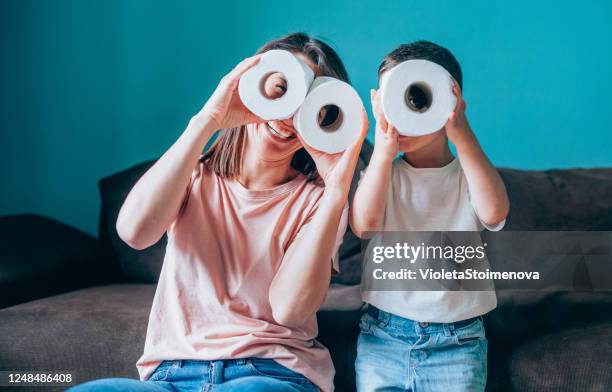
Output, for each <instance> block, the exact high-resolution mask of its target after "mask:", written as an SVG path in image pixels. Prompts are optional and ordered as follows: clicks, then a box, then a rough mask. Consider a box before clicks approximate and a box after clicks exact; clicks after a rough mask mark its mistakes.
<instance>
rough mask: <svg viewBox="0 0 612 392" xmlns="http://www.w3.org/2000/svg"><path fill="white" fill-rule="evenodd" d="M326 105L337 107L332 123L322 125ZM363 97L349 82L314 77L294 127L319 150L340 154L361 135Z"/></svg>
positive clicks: (294, 118)
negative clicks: (320, 118) (322, 112)
mask: <svg viewBox="0 0 612 392" xmlns="http://www.w3.org/2000/svg"><path fill="white" fill-rule="evenodd" d="M327 105H335V106H337V107H338V109H339V112H338V116H337V118H336V119H335V121H333V122H332V123H331V124H328V125H325V124H324V125H320V124H319V112H320V111H321V109H322V108H323V107H325V106H327ZM362 107H363V104H362V102H361V98H359V94H357V91H355V89H353V87H351V85H350V84H348V83H345V82H343V81H341V80H338V79H335V78H331V77H327V76H320V77H318V78H316V79H315V80H314V82H313V83H312V85H311V86H310V90H309V91H308V95H306V99H305V100H304V103H303V104H302V106H301V107H300V108H299V109H298V111H297V112H296V114H295V116H294V117H293V124H294V126H295V129H296V130H297V131H298V132H299V133H300V135H301V136H302V137H303V138H304V140H305V141H306V143H308V145H310V146H311V147H313V148H316V149H317V150H320V151H324V152H327V153H337V152H340V151H344V150H346V148H347V147H348V146H350V145H351V143H353V142H354V141H355V140H357V138H358V137H359V132H360V131H361V127H362V126H363V116H362Z"/></svg>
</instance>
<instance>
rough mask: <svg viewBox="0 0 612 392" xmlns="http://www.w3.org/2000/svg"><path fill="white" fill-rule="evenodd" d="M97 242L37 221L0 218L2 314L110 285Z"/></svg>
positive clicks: (53, 223)
mask: <svg viewBox="0 0 612 392" xmlns="http://www.w3.org/2000/svg"><path fill="white" fill-rule="evenodd" d="M101 254H102V253H101V251H100V247H99V244H98V240H97V239H96V238H94V237H92V236H90V235H88V234H86V233H83V232H81V231H79V230H77V229H74V228H72V227H70V226H67V225H65V224H63V223H60V222H57V221H55V220H52V219H49V218H45V217H42V216H40V215H33V214H23V215H8V216H2V217H0V308H3V307H7V306H11V305H15V304H18V303H21V302H25V301H30V300H33V299H37V298H42V297H46V296H49V295H54V294H59V293H62V292H66V291H70V290H74V289H78V288H81V287H86V286H90V285H94V284H99V283H102V282H105V281H110V280H112V275H113V266H112V265H104V264H103V262H104V260H103V257H101Z"/></svg>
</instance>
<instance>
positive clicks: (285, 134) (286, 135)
mask: <svg viewBox="0 0 612 392" xmlns="http://www.w3.org/2000/svg"><path fill="white" fill-rule="evenodd" d="M277 128H278V129H277ZM268 129H269V130H270V132H271V133H272V134H273V135H275V136H278V137H279V138H281V139H283V140H290V139H293V138H295V133H294V132H292V131H287V130H286V129H283V128H281V127H279V126H277V127H276V128H274V127H273V126H272V124H270V123H268Z"/></svg>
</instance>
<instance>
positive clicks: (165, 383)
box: [68, 358, 318, 392]
mask: <svg viewBox="0 0 612 392" xmlns="http://www.w3.org/2000/svg"><path fill="white" fill-rule="evenodd" d="M68 391H70V392H93V391H96V392H98V391H100V392H115V391H117V392H167V391H173V392H174V391H177V392H183V391H184V392H196V391H197V392H208V391H215V392H235V391H240V392H263V391H266V392H268V391H269V392H281V391H282V392H312V391H318V389H317V387H316V386H315V385H314V384H312V383H311V382H310V381H308V379H307V378H306V377H304V376H302V375H301V374H298V373H296V372H294V371H292V370H289V369H287V368H286V367H284V366H281V365H279V364H278V363H277V362H275V361H274V360H272V359H257V358H247V359H229V360H222V361H192V360H175V361H164V362H162V363H161V365H159V366H158V367H157V369H155V372H154V373H153V374H152V375H151V377H149V379H148V380H147V381H138V380H134V379H129V378H105V379H100V380H95V381H90V382H87V383H84V384H81V385H77V386H75V387H73V388H70V389H69V390H68Z"/></svg>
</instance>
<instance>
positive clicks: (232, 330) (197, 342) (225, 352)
mask: <svg viewBox="0 0 612 392" xmlns="http://www.w3.org/2000/svg"><path fill="white" fill-rule="evenodd" d="M322 195H323V187H322V186H320V185H317V184H315V183H312V182H307V181H306V177H305V176H303V175H299V176H297V177H296V178H294V179H293V180H291V181H289V182H287V183H285V184H283V185H280V186H278V187H275V188H273V189H267V190H249V189H247V188H245V187H244V186H242V185H241V184H240V183H239V182H238V181H235V180H230V179H225V178H220V177H219V176H217V175H216V174H215V173H214V172H213V171H212V170H210V169H209V168H208V167H207V166H205V165H204V164H202V163H198V165H197V166H196V168H195V170H194V171H193V174H192V178H191V183H190V186H189V189H188V192H187V197H186V199H185V203H184V204H183V208H182V209H181V213H180V214H179V216H178V218H177V219H176V220H175V222H174V223H173V224H172V226H171V227H170V229H169V230H168V245H167V248H166V256H165V259H164V264H163V267H162V270H161V275H160V277H159V282H158V284H157V291H156V293H155V298H154V299H153V307H152V309H151V314H150V316H149V326H148V328H147V338H146V342H145V348H144V354H143V355H142V357H141V358H140V359H139V360H138V363H137V364H136V366H137V367H138V372H139V373H140V379H141V380H146V379H148V378H149V376H150V375H151V374H152V373H153V371H154V370H155V368H156V367H157V366H158V365H159V364H160V362H161V361H163V360H175V359H195V360H216V359H231V358H247V357H257V358H272V359H274V360H276V361H277V362H278V363H280V364H281V365H283V366H285V367H287V368H289V369H291V370H293V371H295V372H298V373H300V374H303V375H304V376H305V377H306V378H308V379H309V380H310V381H312V382H313V383H314V384H316V385H317V386H318V387H319V388H320V389H321V390H323V391H332V390H333V376H334V372H335V371H334V366H333V364H332V361H331V357H330V355H329V352H328V351H327V349H326V348H325V347H324V346H322V345H321V344H320V343H319V342H317V341H316V340H315V337H316V336H317V333H318V330H317V321H316V316H315V315H312V316H311V317H310V318H309V319H308V321H307V322H306V323H305V324H304V325H303V326H301V327H298V328H293V327H292V328H289V327H285V326H282V325H279V324H277V323H276V322H275V321H274V319H273V317H272V309H271V308H270V303H269V300H268V291H269V287H270V283H271V282H272V279H273V278H274V275H275V273H276V271H277V270H278V268H279V267H280V265H281V263H282V262H288V263H289V262H291V260H283V256H284V254H285V252H286V250H287V248H288V247H289V245H290V244H291V243H292V242H293V241H294V240H295V239H296V238H297V237H299V236H300V234H301V233H302V232H303V230H304V228H306V227H307V225H308V223H309V222H310V220H311V218H312V216H313V215H314V213H315V212H316V210H317V207H318V205H319V201H320V200H321V197H322ZM344 212H345V213H344V214H343V217H342V219H341V224H340V227H339V229H338V235H337V241H336V249H335V251H334V255H335V254H337V247H339V246H340V243H341V241H342V236H343V234H344V231H345V230H346V225H347V218H346V209H345V211H344ZM312 246H313V247H314V246H317V244H312ZM333 265H334V269H336V270H338V265H337V261H336V257H334V258H333Z"/></svg>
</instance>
